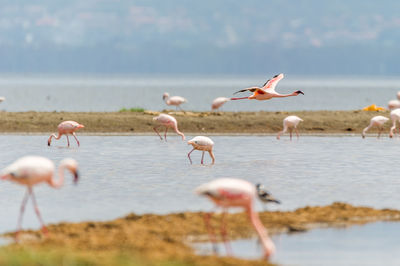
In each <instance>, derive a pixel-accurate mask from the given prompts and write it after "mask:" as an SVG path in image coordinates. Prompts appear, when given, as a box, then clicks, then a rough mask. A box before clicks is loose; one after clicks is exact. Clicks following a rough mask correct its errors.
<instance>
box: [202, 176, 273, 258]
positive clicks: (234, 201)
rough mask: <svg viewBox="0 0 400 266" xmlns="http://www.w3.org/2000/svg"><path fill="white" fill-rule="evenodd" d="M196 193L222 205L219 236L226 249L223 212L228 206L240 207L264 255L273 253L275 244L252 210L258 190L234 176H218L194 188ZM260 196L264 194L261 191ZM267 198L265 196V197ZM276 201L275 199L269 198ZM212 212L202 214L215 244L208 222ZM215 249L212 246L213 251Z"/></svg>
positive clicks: (268, 255) (258, 194)
mask: <svg viewBox="0 0 400 266" xmlns="http://www.w3.org/2000/svg"><path fill="white" fill-rule="evenodd" d="M195 192H196V193H197V194H198V195H202V196H207V197H208V198H209V199H211V200H212V201H213V202H214V203H215V204H216V206H217V207H222V210H223V212H222V218H221V219H222V220H221V223H222V224H221V236H222V238H223V241H224V243H225V247H226V250H227V252H228V254H229V253H231V249H230V246H229V245H228V239H227V233H226V231H227V230H226V226H225V213H226V209H227V208H230V207H242V208H243V209H244V210H245V211H246V213H247V215H248V216H249V218H250V221H251V223H252V225H253V227H254V229H255V230H256V232H257V234H258V237H259V238H260V241H261V244H262V246H263V248H264V256H265V257H266V258H267V259H268V258H269V257H270V256H271V255H273V254H274V253H275V245H274V243H273V242H272V240H271V239H270V238H269V237H268V233H267V230H266V229H265V227H264V226H263V225H262V223H261V221H260V218H259V217H258V214H257V212H256V211H255V210H254V206H253V202H254V200H255V198H256V197H260V193H259V190H258V189H257V188H256V186H254V185H253V184H251V183H250V182H247V181H245V180H242V179H234V178H220V179H216V180H213V181H211V182H208V183H205V184H203V185H200V186H199V187H197V188H196V189H195ZM261 194H262V197H263V196H264V195H263V193H261ZM265 198H267V197H265ZM271 200H274V201H276V200H275V199H271ZM211 215H212V213H211V212H210V213H206V214H205V216H204V220H205V224H206V227H207V230H208V232H209V235H210V239H211V240H212V242H213V243H214V244H215V236H214V233H213V229H212V227H211V224H210V218H211ZM215 250H216V249H215V248H214V251H215Z"/></svg>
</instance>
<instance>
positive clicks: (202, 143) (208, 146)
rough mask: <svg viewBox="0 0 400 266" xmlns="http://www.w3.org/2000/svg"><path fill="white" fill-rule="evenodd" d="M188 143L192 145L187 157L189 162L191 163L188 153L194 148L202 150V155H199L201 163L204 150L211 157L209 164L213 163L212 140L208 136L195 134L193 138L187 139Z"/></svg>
mask: <svg viewBox="0 0 400 266" xmlns="http://www.w3.org/2000/svg"><path fill="white" fill-rule="evenodd" d="M188 144H190V145H192V146H193V150H191V151H190V152H189V153H188V158H189V161H190V164H192V159H191V158H190V154H191V153H192V152H193V151H194V150H199V151H203V155H202V156H201V164H203V161H204V152H206V151H208V153H209V154H210V156H211V159H212V163H211V164H214V162H215V157H214V153H213V151H212V150H213V147H214V142H213V141H212V140H211V139H210V138H208V137H204V136H197V137H194V138H193V139H191V140H189V141H188Z"/></svg>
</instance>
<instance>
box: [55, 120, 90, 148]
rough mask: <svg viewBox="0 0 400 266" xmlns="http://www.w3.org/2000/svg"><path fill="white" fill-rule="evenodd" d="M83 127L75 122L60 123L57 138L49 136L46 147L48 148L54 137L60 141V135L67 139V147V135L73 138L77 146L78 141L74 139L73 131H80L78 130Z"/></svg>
mask: <svg viewBox="0 0 400 266" xmlns="http://www.w3.org/2000/svg"><path fill="white" fill-rule="evenodd" d="M84 127H85V126H84V125H81V124H79V123H78V122H75V121H64V122H61V123H60V124H59V125H58V127H57V130H58V136H56V134H51V135H50V137H49V139H48V140H47V145H48V146H50V144H51V139H52V138H53V137H54V138H55V139H57V140H58V139H60V138H61V136H62V135H65V136H66V137H67V142H68V147H69V138H68V134H71V135H72V136H74V138H75V140H76V143H78V146H79V145H80V144H79V140H78V139H77V137H76V134H75V131H76V130H78V129H80V128H84Z"/></svg>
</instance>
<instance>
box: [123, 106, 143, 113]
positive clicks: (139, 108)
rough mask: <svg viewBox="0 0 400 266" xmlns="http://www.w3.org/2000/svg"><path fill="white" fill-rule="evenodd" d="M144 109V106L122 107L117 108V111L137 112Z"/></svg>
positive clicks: (141, 111)
mask: <svg viewBox="0 0 400 266" xmlns="http://www.w3.org/2000/svg"><path fill="white" fill-rule="evenodd" d="M144 111H145V110H144V108H141V107H133V108H129V109H127V108H125V107H124V108H122V109H121V110H119V112H137V113H143V112H144Z"/></svg>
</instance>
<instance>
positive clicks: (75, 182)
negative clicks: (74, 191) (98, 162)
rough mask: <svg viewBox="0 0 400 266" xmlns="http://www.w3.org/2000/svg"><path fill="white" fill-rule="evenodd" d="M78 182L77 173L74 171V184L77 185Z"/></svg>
mask: <svg viewBox="0 0 400 266" xmlns="http://www.w3.org/2000/svg"><path fill="white" fill-rule="evenodd" d="M78 180H79V172H78V171H75V172H74V184H75V185H76V184H78Z"/></svg>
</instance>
